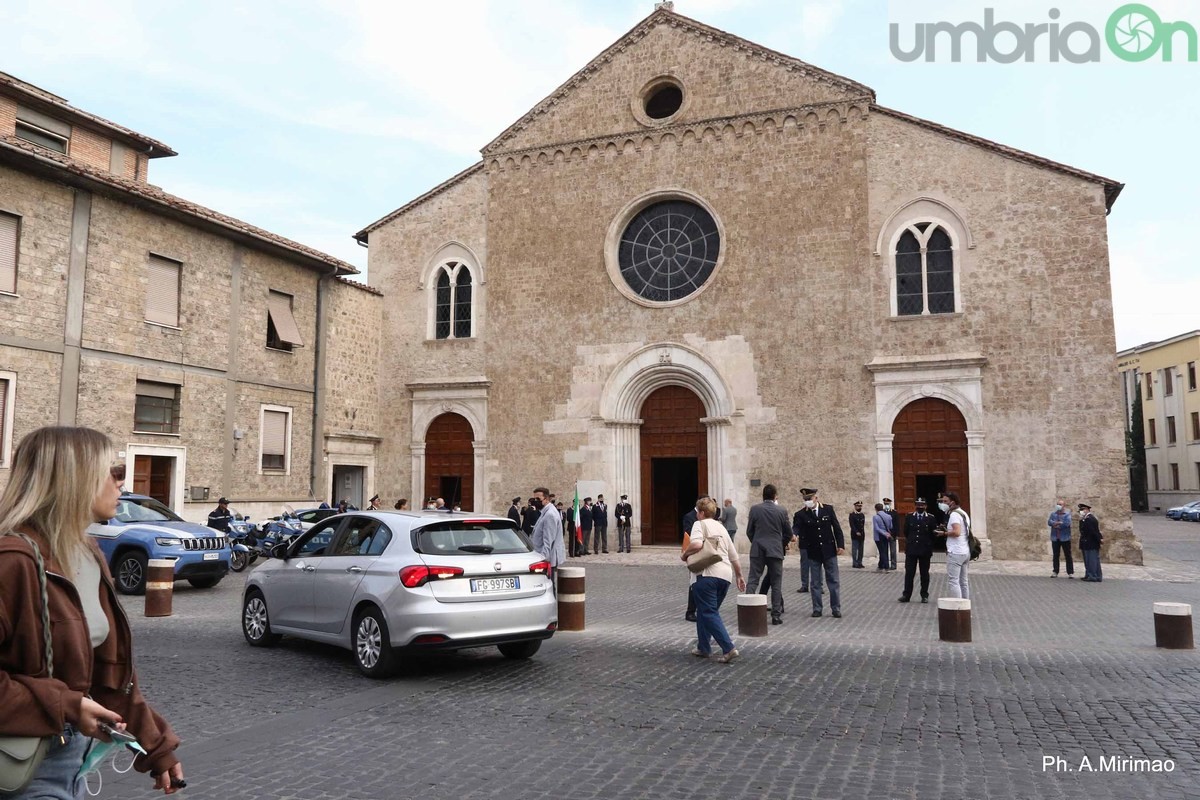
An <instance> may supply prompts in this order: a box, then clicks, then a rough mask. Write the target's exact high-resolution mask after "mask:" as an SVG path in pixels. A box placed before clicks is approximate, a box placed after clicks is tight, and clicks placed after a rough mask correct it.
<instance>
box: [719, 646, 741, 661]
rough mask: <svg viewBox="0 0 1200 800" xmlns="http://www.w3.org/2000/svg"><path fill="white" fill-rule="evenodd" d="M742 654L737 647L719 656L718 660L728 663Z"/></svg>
mask: <svg viewBox="0 0 1200 800" xmlns="http://www.w3.org/2000/svg"><path fill="white" fill-rule="evenodd" d="M740 655H741V653H739V652H738V651H737V648H736V647H735V648H733V649H732V650H730V651H729V652H728V653H723V654H721V655H719V656H717V661H718V662H720V663H722V664H728V663H729V662H730V661H733V660H734V659H735V658H737V657H738V656H740Z"/></svg>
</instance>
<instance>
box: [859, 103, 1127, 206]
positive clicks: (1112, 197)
mask: <svg viewBox="0 0 1200 800" xmlns="http://www.w3.org/2000/svg"><path fill="white" fill-rule="evenodd" d="M871 111H872V112H878V113H880V114H884V115H886V116H889V117H894V118H896V119H899V120H903V121H904V122H909V123H912V124H913V125H919V126H920V127H922V128H926V129H928V130H931V131H936V132H937V133H940V134H942V135H944V136H949V137H950V138H952V139H958V140H959V141H962V142H967V143H969V144H973V145H977V146H979V147H983V148H986V149H988V150H992V151H994V152H997V153H1000V154H1001V155H1005V156H1008V157H1009V158H1015V159H1016V160H1018V161H1024V162H1026V163H1028V164H1033V165H1035V166H1038V167H1044V168H1046V169H1052V170H1054V171H1056V172H1062V173H1065V174H1067V175H1074V176H1075V177H1077V178H1083V179H1084V180H1086V181H1092V182H1093V183H1099V184H1101V185H1102V186H1103V187H1104V206H1105V209H1106V210H1108V211H1112V206H1113V203H1115V202H1116V201H1117V195H1119V194H1120V193H1121V190H1122V189H1124V188H1125V184H1123V183H1121V182H1120V181H1115V180H1113V179H1112V178H1105V177H1104V176H1102V175H1096V174H1095V173H1092V172H1087V171H1085V170H1082V169H1076V168H1075V167H1070V166H1067V165H1066V164H1062V163H1059V162H1058V161H1052V160H1050V159H1049V158H1043V157H1042V156H1037V155H1034V154H1033V153H1027V152H1025V151H1024V150H1018V149H1017V148H1015V147H1009V146H1008V145H1003V144H1000V143H999V142H993V141H992V140H991V139H984V138H983V137H982V136H975V135H973V134H970V133H964V132H963V131H960V130H955V129H954V128H949V127H947V126H945V125H939V124H938V123H936V122H930V121H929V120H927V119H921V118H920V117H914V116H912V115H911V114H905V113H904V112H903V111H897V110H895V109H894V108H887V107H886V106H881V105H879V104H877V103H872V104H871Z"/></svg>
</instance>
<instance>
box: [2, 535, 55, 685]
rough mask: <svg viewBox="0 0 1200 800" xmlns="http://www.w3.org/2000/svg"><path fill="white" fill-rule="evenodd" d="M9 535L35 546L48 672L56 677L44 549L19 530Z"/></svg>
mask: <svg viewBox="0 0 1200 800" xmlns="http://www.w3.org/2000/svg"><path fill="white" fill-rule="evenodd" d="M5 535H7V536H20V537H21V538H22V539H24V540H25V542H26V544H28V545H29V546H30V547H32V548H33V559H34V561H36V562H37V570H38V591H39V592H40V594H41V596H42V644H43V645H44V647H45V651H46V674H47V676H48V677H50V678H53V677H54V642H53V641H52V639H51V635H50V596H49V593H48V592H47V590H46V562H45V561H44V560H43V559H42V551H41V549H40V548H39V547H38V546H37V542H35V541H34V540H33V539H30V538H29V537H28V536H26V535H25V534H23V533H20V532H19V531H13V532H12V533H10V534H5Z"/></svg>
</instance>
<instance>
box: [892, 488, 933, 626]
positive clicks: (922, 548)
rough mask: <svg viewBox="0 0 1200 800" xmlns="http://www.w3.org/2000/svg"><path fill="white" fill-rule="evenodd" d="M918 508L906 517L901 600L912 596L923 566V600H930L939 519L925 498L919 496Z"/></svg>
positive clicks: (905, 601) (924, 601) (907, 599)
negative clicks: (930, 572)
mask: <svg viewBox="0 0 1200 800" xmlns="http://www.w3.org/2000/svg"><path fill="white" fill-rule="evenodd" d="M915 505H916V507H917V510H916V511H914V512H913V513H911V514H909V515H908V516H907V517H905V518H904V535H905V545H904V594H902V595H900V602H901V603H907V602H908V601H909V600H910V599H911V598H912V592H913V577H914V576H915V575H916V572H917V567H918V566H919V567H920V568H921V602H922V603H928V602H929V560H930V558H931V557H932V556H933V539H934V536H936V534H935V532H934V529H935V528H936V527H937V519H936V518H935V517H934V516H933V514H930V513H929V512H928V511H926V510H925V498H924V497H918V498H917V502H916V504H915Z"/></svg>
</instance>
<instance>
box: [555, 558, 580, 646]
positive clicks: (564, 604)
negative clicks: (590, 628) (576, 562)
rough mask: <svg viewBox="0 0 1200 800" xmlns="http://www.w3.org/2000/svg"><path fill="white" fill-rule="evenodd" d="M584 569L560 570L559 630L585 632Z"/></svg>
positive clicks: (564, 568)
mask: <svg viewBox="0 0 1200 800" xmlns="http://www.w3.org/2000/svg"><path fill="white" fill-rule="evenodd" d="M583 576H584V569H583V567H559V568H558V629H559V630H560V631H581V630H583V612H584V605H585V601H586V600H587V595H586V594H585V593H584V591H583Z"/></svg>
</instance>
